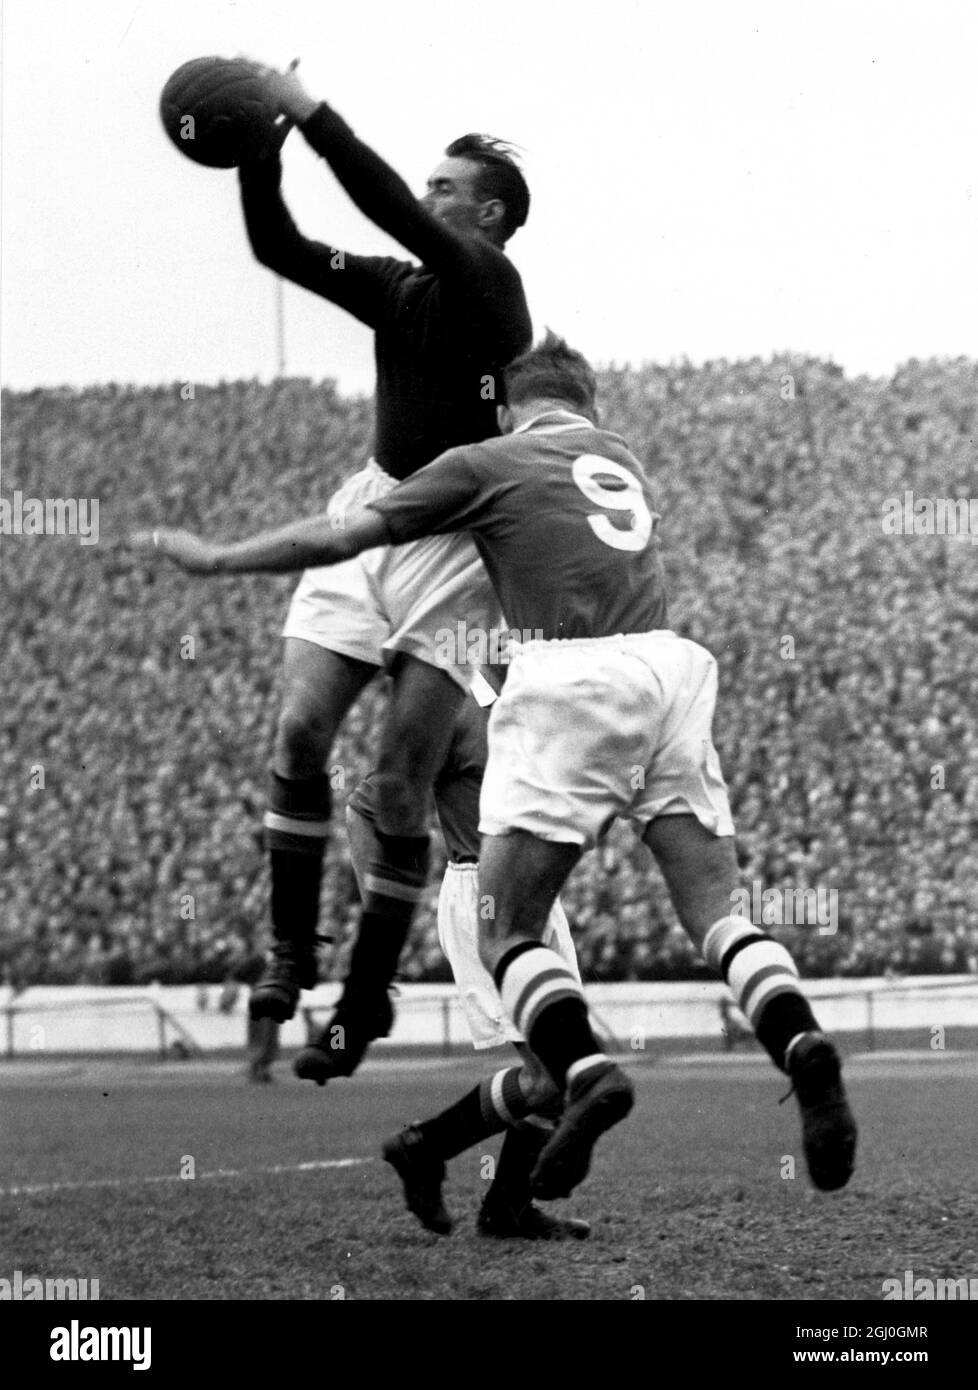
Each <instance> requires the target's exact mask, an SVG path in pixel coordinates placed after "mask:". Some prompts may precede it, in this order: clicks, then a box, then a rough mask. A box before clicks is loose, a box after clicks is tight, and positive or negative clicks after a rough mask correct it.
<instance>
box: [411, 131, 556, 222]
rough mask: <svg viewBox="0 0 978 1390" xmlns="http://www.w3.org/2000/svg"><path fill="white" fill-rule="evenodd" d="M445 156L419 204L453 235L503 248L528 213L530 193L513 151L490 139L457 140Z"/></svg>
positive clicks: (460, 138)
mask: <svg viewBox="0 0 978 1390" xmlns="http://www.w3.org/2000/svg"><path fill="white" fill-rule="evenodd" d="M445 155H446V158H445V159H443V160H442V162H441V164H439V165H438V168H437V169H436V170H435V171H434V173H433V174H432V175H431V178H430V179H429V180H428V191H427V193H426V194H425V195H424V197H423V198H422V200H421V201H422V202H423V203H424V205H425V207H426V208H427V209H428V211H429V212H430V213H432V214H433V215H434V216H435V217H438V218H440V219H441V220H442V221H443V222H447V223H448V224H449V226H451V227H454V228H456V230H458V231H460V232H468V233H477V234H479V235H481V236H485V237H488V239H489V240H490V241H492V242H495V243H496V245H497V246H504V245H505V244H506V242H507V241H508V240H509V238H510V237H511V236H512V235H513V233H514V232H515V231H516V229H517V227H522V225H523V223H524V222H525V221H526V218H527V214H528V213H529V211H530V190H529V189H528V188H527V186H526V179H524V177H523V173H522V170H521V169H520V167H519V165H518V164H517V163H516V159H515V157H514V154H513V151H512V149H511V148H510V146H509V145H506V144H504V143H503V141H502V140H496V139H494V138H493V137H492V136H491V135H462V136H460V137H459V139H458V140H453V141H452V143H451V144H450V145H449V146H448V149H447V150H446V151H445Z"/></svg>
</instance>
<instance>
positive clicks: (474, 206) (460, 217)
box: [421, 159, 502, 236]
mask: <svg viewBox="0 0 978 1390" xmlns="http://www.w3.org/2000/svg"><path fill="white" fill-rule="evenodd" d="M481 172H482V171H481V169H480V167H479V165H478V164H474V163H473V162H472V161H471V160H469V159H445V160H442V162H441V164H439V165H438V168H437V169H436V170H435V171H434V173H433V174H432V175H431V177H430V178H429V180H428V190H427V192H426V193H425V195H424V197H423V198H422V199H421V202H422V204H423V206H424V207H426V208H427V209H428V211H429V212H430V213H431V215H432V217H437V218H438V220H439V221H440V222H446V223H447V224H448V225H449V226H450V227H452V228H454V229H455V231H457V232H462V233H463V234H466V235H468V236H477V235H479V234H480V233H482V234H484V235H491V234H492V228H493V227H494V226H495V224H496V222H497V221H498V216H499V214H498V212H497V209H502V203H501V202H500V201H499V199H498V198H488V199H486V198H480V197H479V195H478V193H477V191H476V186H477V184H478V182H479V175H480V173H481Z"/></svg>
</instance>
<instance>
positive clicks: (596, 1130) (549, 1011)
mask: <svg viewBox="0 0 978 1390" xmlns="http://www.w3.org/2000/svg"><path fill="white" fill-rule="evenodd" d="M580 855H581V846H580V845H579V844H576V843H574V844H572V843H567V842H561V841H549V840H542V839H538V838H537V837H536V836H534V835H531V834H530V833H529V832H528V831H525V830H513V831H510V832H509V833H507V834H503V835H484V836H483V841H482V858H481V861H480V870H479V879H480V883H479V891H480V896H481V898H482V900H483V901H484V902H485V903H486V904H487V915H486V918H485V920H483V921H482V922H481V924H480V926H481V931H480V955H481V957H482V962H483V964H484V965H485V967H486V969H487V970H489V971H490V972H491V973H492V975H493V978H494V980H495V982H496V986H497V988H498V990H499V993H500V995H501V996H502V1000H503V1005H504V1007H505V1009H506V1012H507V1013H508V1014H509V1016H510V1018H511V1019H512V1020H513V1022H514V1023H515V1025H516V1027H517V1028H518V1029H519V1030H520V1032H521V1033H522V1034H523V1035H524V1037H525V1038H526V1040H527V1042H528V1044H529V1046H530V1048H531V1049H532V1051H533V1052H534V1054H535V1055H536V1056H537V1057H539V1058H540V1060H541V1062H542V1063H543V1065H544V1066H545V1067H546V1069H547V1071H548V1072H549V1073H550V1075H551V1077H552V1078H553V1079H554V1081H555V1082H556V1083H557V1085H558V1086H559V1087H560V1088H561V1090H562V1091H564V1093H565V1101H564V1110H563V1115H562V1117H561V1120H560V1123H559V1125H558V1127H557V1129H556V1131H555V1133H554V1135H553V1136H552V1137H551V1138H550V1139H549V1140H548V1141H547V1143H546V1145H545V1146H544V1148H543V1150H542V1152H541V1155H540V1158H539V1161H538V1163H537V1167H536V1169H535V1172H534V1178H533V1192H534V1194H535V1195H536V1196H538V1197H543V1198H552V1197H566V1196H567V1195H568V1194H569V1193H570V1192H571V1191H572V1190H573V1188H575V1187H576V1186H577V1184H578V1183H579V1182H581V1181H582V1180H583V1178H584V1177H585V1176H586V1174H587V1171H588V1168H589V1166H590V1160H591V1152H592V1150H593V1148H594V1145H595V1143H596V1142H597V1140H598V1139H599V1138H600V1136H601V1135H602V1134H603V1133H604V1132H605V1131H606V1130H608V1129H610V1128H611V1127H612V1125H615V1124H617V1123H618V1122H619V1121H620V1120H622V1119H624V1118H625V1116H626V1115H627V1114H628V1112H629V1111H630V1110H631V1108H632V1104H633V1100H634V1092H633V1088H632V1085H631V1082H630V1081H629V1080H628V1078H627V1077H626V1076H625V1075H624V1073H623V1072H622V1071H621V1070H620V1068H619V1067H618V1066H617V1065H616V1064H615V1063H614V1062H613V1061H612V1059H611V1058H610V1057H608V1056H606V1055H605V1053H604V1052H603V1051H602V1048H601V1044H600V1043H599V1042H598V1040H597V1038H596V1037H595V1036H594V1033H593V1032H592V1031H591V1026H590V1023H589V1021H588V1011H587V1005H586V1003H585V1000H584V991H583V989H582V988H581V984H580V981H579V980H578V979H577V978H576V977H575V976H574V974H573V973H572V972H571V971H570V970H569V969H568V968H567V966H566V964H565V962H564V961H563V960H562V959H561V957H560V956H559V955H558V954H557V953H556V952H555V951H553V950H550V949H548V948H547V947H546V946H544V944H543V941H542V936H543V931H544V927H545V925H546V921H547V917H548V915H549V912H550V909H551V907H552V906H553V902H554V899H555V898H556V896H557V894H558V893H559V892H560V889H561V887H562V886H563V884H564V882H565V881H566V879H567V876H568V874H569V873H570V871H571V869H572V868H573V867H574V865H575V864H576V863H577V861H578V859H579V858H580Z"/></svg>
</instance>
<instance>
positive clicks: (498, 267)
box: [241, 104, 531, 478]
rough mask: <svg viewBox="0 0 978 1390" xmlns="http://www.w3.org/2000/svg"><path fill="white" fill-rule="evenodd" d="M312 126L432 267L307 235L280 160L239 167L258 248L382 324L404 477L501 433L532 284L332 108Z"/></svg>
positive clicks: (395, 470)
mask: <svg viewBox="0 0 978 1390" xmlns="http://www.w3.org/2000/svg"><path fill="white" fill-rule="evenodd" d="M302 133H303V135H304V136H305V137H306V139H307V140H308V142H309V144H310V145H311V146H312V148H313V149H314V150H315V151H316V152H317V154H320V155H322V156H323V158H324V159H326V160H327V161H328V163H329V165H330V167H331V168H332V170H333V172H334V173H335V174H336V177H337V178H338V179H339V181H340V183H341V184H342V185H343V187H344V188H345V189H346V191H347V193H349V195H350V197H351V198H352V199H353V201H354V202H355V203H356V205H357V207H359V208H360V210H361V212H363V213H365V214H366V216H367V217H369V218H370V219H371V221H373V222H375V223H376V224H377V226H378V227H381V228H382V229H383V230H384V231H385V232H388V233H389V234H390V235H391V236H392V237H394V238H395V239H396V240H397V241H399V242H400V244H401V245H402V246H404V247H406V248H407V250H408V251H410V252H411V253H412V254H413V255H415V256H417V257H418V258H419V260H420V261H421V262H422V264H421V266H420V267H418V266H416V265H413V264H412V263H411V262H410V261H399V260H395V259H393V258H391V257H385V256H355V255H352V254H350V253H349V252H345V251H340V250H338V249H337V248H335V247H332V246H328V245H325V244H324V243H321V242H316V241H310V240H308V239H307V238H306V237H304V236H302V235H301V233H300V232H299V230H298V229H297V227H296V225H295V223H294V222H293V220H292V217H291V216H290V214H289V211H288V209H287V208H286V206H285V204H284V202H283V201H282V196H281V192H280V183H281V173H282V169H281V163H280V161H279V160H278V159H277V158H275V159H271V160H262V161H259V162H255V163H251V164H248V165H242V167H241V197H242V205H243V208H244V215H245V224H246V226H247V229H248V236H249V239H250V241H251V246H252V249H253V251H254V253H255V255H256V256H257V258H258V259H259V260H260V261H261V263H262V264H263V265H266V266H268V267H269V268H270V269H271V270H274V271H277V272H278V274H279V275H284V276H285V277H286V278H287V279H289V280H293V281H294V282H295V283H296V284H297V285H302V286H304V288H305V289H307V290H311V291H312V292H313V293H314V294H318V295H321V296H322V297H323V298H324V299H328V300H330V301H332V303H334V304H337V305H339V307H340V308H342V309H346V310H347V311H348V312H349V313H351V314H353V315H354V316H355V317H356V318H358V319H359V320H360V321H361V322H362V323H365V324H367V325H368V327H370V328H372V329H373V330H374V333H375V339H374V356H375V359H376V364H377V409H376V436H375V441H374V454H375V457H376V459H377V462H378V463H379V464H380V466H381V467H382V468H384V469H386V471H387V472H388V473H391V474H393V476H394V477H396V478H406V477H407V476H408V475H409V474H410V473H413V472H415V471H416V470H417V469H418V468H421V467H423V466H424V465H425V464H426V463H430V462H431V460H432V459H434V458H436V457H437V456H438V455H439V454H441V453H443V452H444V451H445V450H446V449H451V448H453V447H455V446H456V445H459V444H468V443H471V442H472V441H473V440H477V439H489V438H491V437H492V436H494V435H497V434H498V432H499V431H498V428H497V424H496V405H497V403H498V401H499V400H500V399H501V394H500V392H501V385H502V383H501V373H502V369H503V367H505V366H506V365H507V363H509V362H511V361H512V359H513V358H514V357H516V356H518V355H519V353H521V352H523V351H524V350H525V349H526V348H527V347H529V345H530V340H531V323H530V315H529V310H528V309H527V306H526V298H525V296H524V293H523V285H522V282H521V280H520V277H519V274H518V272H517V271H516V269H515V268H514V266H513V265H512V263H511V262H510V261H509V260H508V258H507V257H506V256H505V255H504V253H503V252H502V251H500V250H499V248H498V247H496V246H493V245H492V244H491V243H490V242H488V241H485V240H484V239H483V238H481V237H477V236H473V237H465V236H462V235H460V234H459V233H458V232H456V231H454V230H453V229H452V228H450V227H448V226H446V225H445V223H443V222H441V221H439V220H438V219H437V218H435V217H432V215H431V214H430V213H429V212H428V210H427V209H426V208H425V207H423V206H422V204H421V203H420V202H419V201H418V199H417V198H415V196H414V194H413V193H412V192H411V190H410V189H409V188H408V186H407V184H406V183H404V181H403V180H402V179H401V178H400V177H399V176H398V175H397V174H396V173H395V172H394V171H393V169H391V168H390V167H389V166H388V165H387V164H385V162H384V161H383V160H382V159H380V158H379V156H378V155H376V154H375V153H374V152H373V150H371V149H369V148H368V147H367V146H366V145H364V144H363V143H362V141H360V140H358V139H357V137H356V136H355V135H354V134H353V131H352V130H351V129H350V127H349V126H348V125H347V124H346V122H345V121H344V120H342V118H341V117H340V116H338V115H337V114H336V112H335V111H333V110H332V109H331V108H330V107H329V106H327V105H325V104H323V105H321V106H319V107H318V108H317V109H316V110H315V111H314V112H313V114H312V115H311V116H310V117H309V119H308V120H307V121H305V122H304V124H303V126H302Z"/></svg>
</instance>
